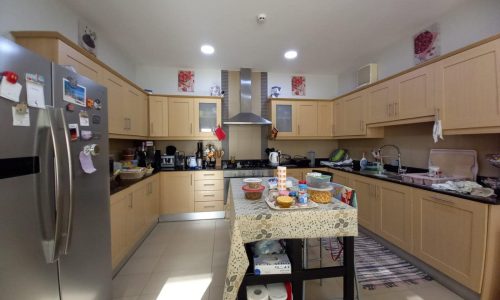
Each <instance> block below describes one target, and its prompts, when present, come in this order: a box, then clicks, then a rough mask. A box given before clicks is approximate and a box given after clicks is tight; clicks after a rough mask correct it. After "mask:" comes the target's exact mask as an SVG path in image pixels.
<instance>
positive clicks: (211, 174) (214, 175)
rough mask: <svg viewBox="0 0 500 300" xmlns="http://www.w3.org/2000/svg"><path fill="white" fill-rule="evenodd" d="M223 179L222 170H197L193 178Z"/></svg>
mask: <svg viewBox="0 0 500 300" xmlns="http://www.w3.org/2000/svg"><path fill="white" fill-rule="evenodd" d="M205 179H224V177H223V174H222V171H199V172H195V173H194V180H205Z"/></svg>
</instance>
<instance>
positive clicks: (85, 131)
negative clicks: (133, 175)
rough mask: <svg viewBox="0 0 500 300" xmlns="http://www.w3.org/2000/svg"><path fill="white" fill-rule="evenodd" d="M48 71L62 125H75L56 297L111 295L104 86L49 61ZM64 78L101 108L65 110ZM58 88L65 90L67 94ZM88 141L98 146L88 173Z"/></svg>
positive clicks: (90, 299) (94, 299)
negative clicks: (84, 158) (83, 156)
mask: <svg viewBox="0 0 500 300" xmlns="http://www.w3.org/2000/svg"><path fill="white" fill-rule="evenodd" d="M53 74H54V75H53V78H54V80H53V90H54V93H53V94H54V106H55V108H56V109H57V108H63V110H62V111H64V114H65V117H64V119H65V121H66V123H67V125H68V126H69V124H74V125H78V128H79V135H80V137H78V138H75V139H74V140H73V141H70V144H69V147H70V154H71V158H72V159H71V162H72V170H73V171H72V173H73V174H72V176H73V197H72V204H71V207H72V213H71V216H69V219H68V220H69V223H70V231H69V232H67V237H68V240H69V244H68V248H67V255H61V258H60V260H59V273H60V285H61V297H62V299H63V300H66V299H71V300H79V299H82V300H83V299H85V300H98V299H102V300H108V299H111V276H112V270H111V238H110V223H109V163H108V133H107V132H108V123H107V101H106V100H107V99H106V89H105V88H104V87H102V86H100V85H98V84H96V83H94V82H92V81H91V80H89V79H87V78H85V77H82V76H79V75H77V74H75V73H73V72H71V71H69V70H67V69H65V68H62V67H60V66H57V65H54V73H53ZM65 79H66V80H69V81H71V84H72V86H73V87H76V88H77V89H76V90H75V91H74V92H73V93H72V95H73V96H75V97H82V96H83V95H79V96H76V95H77V94H78V93H79V91H80V92H81V91H82V89H81V87H83V88H85V93H86V94H85V96H84V98H85V100H87V99H89V100H93V101H94V102H95V101H96V100H99V101H98V102H100V109H98V108H96V105H92V107H87V106H80V105H78V104H75V105H74V109H73V111H70V110H67V109H66V106H67V104H68V102H67V101H65V100H64V99H65V98H66V99H67V96H69V94H71V93H70V92H69V91H68V88H70V87H68V86H66V88H65V87H64V83H65V82H66V84H68V81H65ZM79 87H80V88H79ZM63 91H66V94H67V95H66V97H65V95H64V94H63ZM94 104H95V103H94ZM97 106H98V107H99V105H97ZM87 120H88V125H87ZM74 125H72V126H74ZM89 134H90V136H91V137H90V136H89ZM84 135H85V136H84ZM88 138H89V139H88ZM93 144H95V145H98V147H99V153H98V154H97V155H95V156H92V161H93V164H94V167H95V168H96V169H97V170H96V171H95V172H94V173H92V174H87V173H85V172H84V171H83V169H82V167H81V164H80V160H79V155H80V152H81V151H84V149H85V146H89V145H93ZM66 207H67V206H66Z"/></svg>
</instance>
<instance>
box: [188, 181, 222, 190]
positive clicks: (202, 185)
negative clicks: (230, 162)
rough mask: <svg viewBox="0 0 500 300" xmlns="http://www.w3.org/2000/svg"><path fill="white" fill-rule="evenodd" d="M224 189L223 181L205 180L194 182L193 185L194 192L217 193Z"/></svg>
mask: <svg viewBox="0 0 500 300" xmlns="http://www.w3.org/2000/svg"><path fill="white" fill-rule="evenodd" d="M223 189H224V180H223V179H216V180H211V179H206V180H196V181H195V183H194V190H195V191H217V190H223Z"/></svg>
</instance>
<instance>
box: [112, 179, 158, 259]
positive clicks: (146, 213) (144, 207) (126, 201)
mask: <svg viewBox="0 0 500 300" xmlns="http://www.w3.org/2000/svg"><path fill="white" fill-rule="evenodd" d="M159 187H160V177H159V175H153V176H152V177H151V178H148V179H145V180H143V181H140V182H138V183H136V184H134V185H132V186H131V187H129V188H126V189H124V190H123V191H120V192H118V193H116V194H113V195H111V200H110V201H111V205H110V218H111V260H112V266H113V269H115V268H116V267H117V266H118V265H119V264H120V263H121V262H122V261H123V259H124V258H126V257H127V255H128V254H129V253H130V252H131V251H132V250H133V248H134V246H135V245H136V244H137V242H139V241H140V240H141V239H142V238H143V237H144V235H145V234H146V233H147V230H148V229H149V228H151V226H153V225H154V224H155V223H157V222H158V215H159V198H160V189H159Z"/></svg>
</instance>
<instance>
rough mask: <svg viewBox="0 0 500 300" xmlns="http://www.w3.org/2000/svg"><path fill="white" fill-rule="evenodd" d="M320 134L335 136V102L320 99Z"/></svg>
mask: <svg viewBox="0 0 500 300" xmlns="http://www.w3.org/2000/svg"><path fill="white" fill-rule="evenodd" d="M318 136H333V103H332V102H331V101H318Z"/></svg>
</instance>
